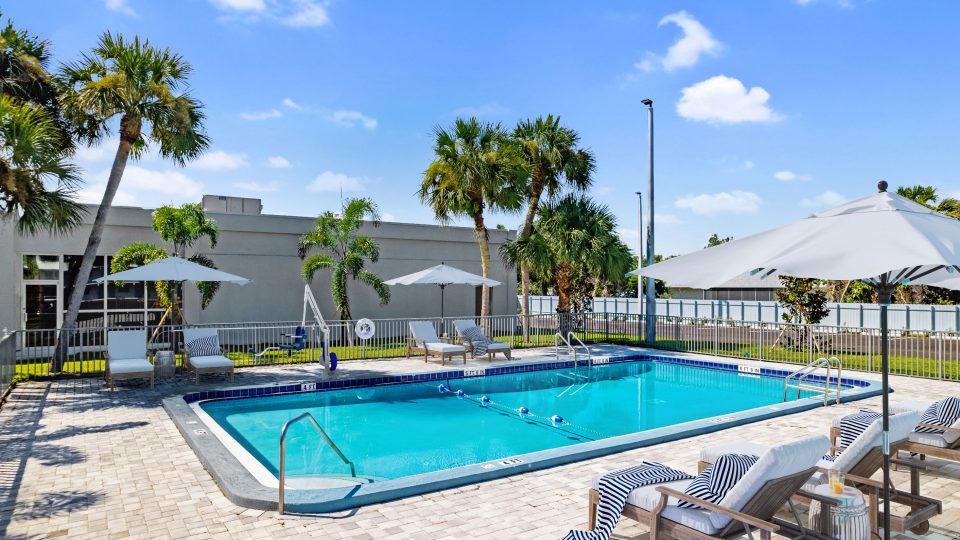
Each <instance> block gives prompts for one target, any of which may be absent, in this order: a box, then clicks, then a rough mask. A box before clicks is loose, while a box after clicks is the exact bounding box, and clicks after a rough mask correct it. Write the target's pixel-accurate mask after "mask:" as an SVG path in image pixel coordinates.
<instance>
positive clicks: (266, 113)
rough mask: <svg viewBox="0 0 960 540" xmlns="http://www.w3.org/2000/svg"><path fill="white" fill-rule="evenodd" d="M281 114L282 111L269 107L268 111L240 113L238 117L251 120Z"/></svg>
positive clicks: (267, 118)
mask: <svg viewBox="0 0 960 540" xmlns="http://www.w3.org/2000/svg"><path fill="white" fill-rule="evenodd" d="M281 116H283V113H282V112H280V111H278V110H276V109H270V110H269V111H260V112H242V113H240V118H243V119H244V120H251V121H257V120H269V119H270V118H280V117H281Z"/></svg>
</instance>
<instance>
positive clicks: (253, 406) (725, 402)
mask: <svg viewBox="0 0 960 540" xmlns="http://www.w3.org/2000/svg"><path fill="white" fill-rule="evenodd" d="M593 362H594V365H583V364H582V363H581V365H579V366H575V365H573V363H571V362H549V363H536V364H526V365H508V366H504V367H498V368H488V369H486V370H453V371H448V372H438V373H426V374H419V375H401V376H394V377H380V378H377V379H372V380H366V381H362V380H361V381H350V380H341V381H329V383H330V384H325V385H324V384H321V385H320V387H319V388H318V387H315V386H314V385H315V384H316V383H307V384H306V386H304V385H303V384H300V385H287V386H273V387H260V388H252V389H239V390H234V391H220V392H219V393H218V392H217V391H214V392H203V393H197V394H192V395H188V396H184V398H183V402H189V406H190V409H191V411H192V412H193V413H194V414H195V415H196V416H197V417H198V418H199V419H201V421H202V422H203V423H204V424H205V425H206V426H207V428H208V429H209V431H210V432H211V433H212V434H213V435H214V436H215V438H216V440H217V441H219V442H220V443H221V444H222V445H223V447H224V448H225V449H226V450H227V452H228V453H229V455H231V456H232V457H233V458H234V461H236V462H237V463H239V464H240V465H241V470H242V471H245V472H246V473H247V475H249V476H250V477H252V478H253V479H254V480H255V482H256V483H257V484H259V485H260V486H261V487H263V488H267V489H268V490H269V489H276V486H277V480H276V478H277V474H278V466H279V444H278V436H279V431H280V428H281V427H282V426H283V425H284V423H286V422H287V421H289V420H290V419H292V418H294V417H295V416H297V415H300V414H301V413H303V412H309V413H310V414H311V415H313V416H314V417H315V418H316V420H317V421H318V422H319V424H320V425H321V426H322V427H323V429H324V430H325V431H326V432H327V433H328V434H329V436H330V438H331V439H332V440H333V441H334V442H335V443H336V444H337V446H338V447H339V448H340V449H341V451H342V452H343V454H344V455H345V456H346V457H347V458H348V459H349V460H350V461H352V462H353V464H354V466H355V468H356V474H357V477H358V479H359V480H355V479H353V478H352V477H351V476H350V469H349V467H348V466H347V465H345V464H344V463H343V462H342V461H341V460H340V459H339V458H338V457H337V455H336V454H335V453H334V451H333V449H332V448H330V447H329V446H328V445H326V444H324V443H323V441H322V439H321V438H320V436H319V435H318V434H317V432H316V431H314V429H313V428H312V426H310V425H309V424H308V423H307V422H300V423H296V424H293V425H291V427H290V429H289V432H288V435H287V458H286V459H287V465H286V466H287V469H286V470H287V485H288V487H292V488H294V490H295V491H293V490H292V491H290V492H289V493H291V494H293V493H297V494H298V495H299V496H301V499H300V502H301V503H302V504H305V505H306V506H305V507H304V508H306V507H309V508H311V509H317V508H324V509H335V508H345V507H348V506H358V505H360V504H368V503H369V502H373V501H374V500H386V499H388V498H397V497H400V496H406V495H410V494H413V493H417V492H419V493H422V492H425V491H430V490H432V489H438V487H435V486H440V487H448V486H450V485H457V484H458V483H459V484H462V483H469V482H473V481H477V480H478V479H483V478H488V477H497V476H503V475H505V474H506V473H508V472H509V471H511V470H513V472H514V473H515V472H520V471H522V470H530V469H533V468H540V467H543V466H550V465H552V464H557V463H562V462H567V461H574V460H576V459H584V458H587V457H592V456H594V455H602V454H604V453H611V452H615V451H619V450H622V449H626V448H632V447H637V446H643V445H644V444H655V443H656V442H662V441H665V440H671V439H675V438H680V437H683V436H692V435H695V434H699V433H703V432H706V431H711V430H715V429H721V428H722V427H728V426H730V425H735V424H737V423H745V422H748V421H754V420H756V419H760V418H766V417H770V416H775V415H779V414H785V413H787V412H794V411H796V410H801V409H804V408H812V407H815V406H818V405H819V404H820V403H822V396H820V395H817V396H816V397H815V398H812V399H811V398H810V397H809V396H810V395H807V394H805V395H802V396H801V397H800V399H796V396H795V395H792V396H790V397H791V398H793V399H792V400H791V401H788V402H786V403H785V402H783V376H784V375H786V374H787V373H789V372H787V371H783V370H777V369H769V368H760V367H757V366H755V365H753V364H750V365H748V366H740V365H739V364H736V363H732V362H722V361H716V360H697V359H689V358H679V357H673V356H659V355H638V354H633V355H624V356H615V357H604V358H595V359H594V361H593ZM337 383H340V386H341V387H340V388H338V387H337ZM843 383H844V396H845V397H847V398H854V397H855V396H859V397H866V395H868V393H870V392H871V391H872V390H875V388H873V386H875V385H871V383H870V382H869V381H861V380H857V379H848V378H846V377H845V378H844V380H843ZM343 386H349V387H348V388H344V387H343ZM305 390H306V391H305ZM870 395H872V394H870ZM181 431H184V429H183V427H181ZM194 431H197V430H194ZM200 431H204V434H206V432H205V430H200ZM189 439H190V438H189V437H188V440H189ZM208 439H209V438H208ZM194 448H195V449H197V445H196V444H194ZM198 453H200V451H199V450H198ZM208 468H210V467H209V464H208ZM216 476H217V475H216V474H215V477H216ZM225 476H228V475H225ZM364 482H371V483H366V484H365V483H364ZM248 487H249V486H248ZM392 488H394V489H392ZM324 492H326V493H324ZM309 493H313V496H310V495H309ZM365 495H369V496H370V497H367V498H364V496H365ZM321 499H322V500H323V501H325V502H327V503H331V504H321V503H320V502H319V501H320V500H321ZM367 499H371V500H369V501H368V500H367ZM288 500H290V499H288ZM332 501H339V502H340V504H339V505H338V504H336V503H332ZM344 501H349V503H345V502H344ZM294 504H296V502H294Z"/></svg>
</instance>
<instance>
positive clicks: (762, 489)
mask: <svg viewBox="0 0 960 540" xmlns="http://www.w3.org/2000/svg"><path fill="white" fill-rule="evenodd" d="M829 447H830V443H829V441H827V438H826V437H822V436H820V437H811V438H807V439H802V440H799V441H795V442H790V443H786V444H783V445H781V446H777V447H774V448H770V449H767V451H766V452H764V454H763V455H762V456H760V459H759V460H757V462H756V463H755V464H753V466H751V467H750V469H749V470H747V472H746V473H745V474H744V475H743V477H741V478H740V480H738V481H737V482H736V483H735V484H734V485H733V487H731V488H730V491H728V492H727V494H726V495H725V496H724V497H723V499H721V500H720V501H719V503H711V502H708V501H705V500H703V499H700V498H698V497H694V496H693V495H687V494H685V493H683V491H684V489H686V487H687V486H688V485H689V484H690V483H691V482H693V480H680V481H677V482H667V483H663V484H652V485H647V486H642V487H639V488H637V489H635V490H633V491H632V492H631V493H630V495H629V497H628V498H627V504H626V505H625V506H624V509H623V513H622V516H625V517H628V518H630V519H633V520H635V521H638V522H640V523H644V524H647V525H649V527H650V538H651V539H652V540H658V539H660V538H663V537H671V538H680V539H684V540H707V539H717V538H730V537H737V536H742V535H743V534H744V532H746V533H747V535H748V536H750V535H751V534H752V533H751V529H756V530H759V531H760V538H762V539H764V540H766V539H769V538H770V535H771V533H773V532H776V531H778V530H779V529H780V526H779V525H778V524H775V523H772V522H771V520H773V519H774V515H775V514H776V513H777V511H778V510H780V508H781V507H782V506H783V505H784V504H786V503H787V501H788V500H789V499H790V496H791V495H793V494H794V493H796V492H797V490H799V489H800V488H801V487H802V486H803V484H804V482H806V481H807V480H808V479H809V478H810V476H811V475H812V474H814V473H815V472H816V470H817V468H816V465H817V460H819V459H820V457H821V456H822V455H823V453H824V452H826V451H827V449H828V448H829ZM599 479H600V476H597V477H596V478H595V479H594V481H593V487H591V488H590V491H589V528H590V529H593V528H595V526H596V519H597V507H598V503H599V500H600V493H599V491H597V487H598V486H599ZM680 501H686V502H688V503H693V504H695V505H698V506H700V508H684V507H680V506H678V503H679V502H680Z"/></svg>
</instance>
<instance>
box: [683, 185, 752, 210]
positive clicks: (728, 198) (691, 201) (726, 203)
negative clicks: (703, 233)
mask: <svg viewBox="0 0 960 540" xmlns="http://www.w3.org/2000/svg"><path fill="white" fill-rule="evenodd" d="M760 202H761V199H760V197H759V196H758V195H757V194H756V193H752V192H750V191H740V190H733V191H730V192H726V191H721V192H720V193H701V194H700V195H688V196H686V197H681V198H679V199H677V201H676V202H675V203H674V206H676V207H677V208H685V209H687V210H690V211H691V212H693V213H694V214H699V215H701V216H712V215H714V214H720V213H731V214H747V213H752V212H756V211H757V210H758V209H759V208H760Z"/></svg>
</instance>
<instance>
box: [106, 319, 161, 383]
mask: <svg viewBox="0 0 960 540" xmlns="http://www.w3.org/2000/svg"><path fill="white" fill-rule="evenodd" d="M122 379H150V388H153V381H154V371H153V364H151V363H150V362H149V361H148V360H147V331H146V330H110V331H109V332H107V382H108V383H109V384H110V389H111V390H116V387H114V385H113V382H114V381H119V380H122Z"/></svg>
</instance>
